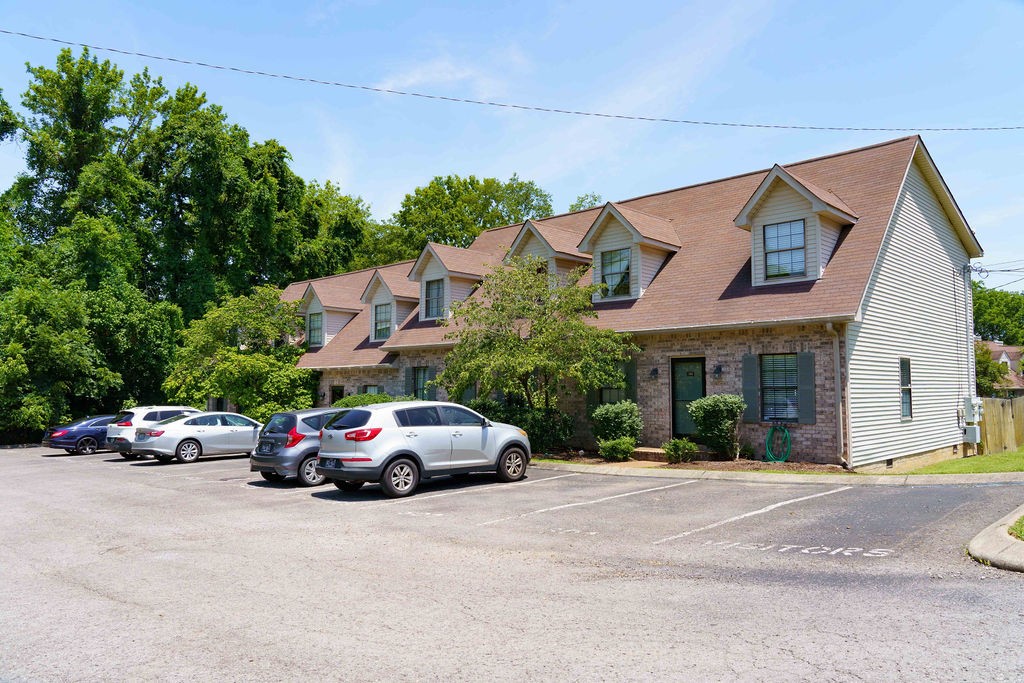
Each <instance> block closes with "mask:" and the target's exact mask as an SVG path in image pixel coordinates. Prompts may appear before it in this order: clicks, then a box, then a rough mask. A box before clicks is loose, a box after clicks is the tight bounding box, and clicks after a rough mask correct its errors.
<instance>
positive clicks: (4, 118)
mask: <svg viewBox="0 0 1024 683" xmlns="http://www.w3.org/2000/svg"><path fill="white" fill-rule="evenodd" d="M17 130H18V117H17V116H15V114H14V111H13V110H12V109H11V105H9V104H7V100H5V99H4V91H3V88H0V142H2V141H4V140H6V139H7V138H9V137H14V134H15V133H16V132H17Z"/></svg>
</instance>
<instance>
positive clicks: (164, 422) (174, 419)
mask: <svg viewBox="0 0 1024 683" xmlns="http://www.w3.org/2000/svg"><path fill="white" fill-rule="evenodd" d="M186 417H190V415H189V414H188V413H185V414H183V415H175V416H174V417H169V418H167V419H166V420H160V422H158V423H157V424H162V425H169V424H171V423H172V422H178V421H179V420H184V419H185V418H186Z"/></svg>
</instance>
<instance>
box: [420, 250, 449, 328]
mask: <svg viewBox="0 0 1024 683" xmlns="http://www.w3.org/2000/svg"><path fill="white" fill-rule="evenodd" d="M431 280H443V281H444V303H443V305H442V307H441V308H442V310H448V302H449V301H451V288H450V285H449V283H448V271H447V270H445V267H444V266H442V265H441V263H440V262H439V261H438V260H437V259H435V258H430V260H429V262H428V263H427V264H426V265H425V266H424V267H423V271H422V273H420V320H431V319H432V318H428V317H427V283H428V282H430V281H431Z"/></svg>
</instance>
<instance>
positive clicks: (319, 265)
mask: <svg viewBox="0 0 1024 683" xmlns="http://www.w3.org/2000/svg"><path fill="white" fill-rule="evenodd" d="M371 226H372V220H371V218H370V207H369V206H368V205H367V204H366V203H365V202H364V201H363V200H362V199H360V198H359V197H350V196H348V195H344V194H342V193H341V190H340V189H339V188H338V186H337V185H334V184H333V183H331V182H330V181H327V182H326V183H324V184H323V185H320V184H319V183H317V182H315V181H314V182H312V183H310V184H308V185H307V186H306V189H305V193H304V194H303V197H302V205H301V208H300V211H299V228H300V230H301V231H302V234H301V242H300V243H299V244H298V245H297V246H296V247H295V250H294V253H293V255H292V263H291V279H292V280H308V279H312V278H317V277H323V276H325V275H333V274H335V273H343V272H345V271H346V270H348V269H349V268H350V266H351V263H352V259H353V257H355V256H356V251H357V249H358V248H359V245H360V244H361V243H362V241H363V236H364V235H365V234H367V232H369V230H370V229H371ZM374 265H378V264H374Z"/></svg>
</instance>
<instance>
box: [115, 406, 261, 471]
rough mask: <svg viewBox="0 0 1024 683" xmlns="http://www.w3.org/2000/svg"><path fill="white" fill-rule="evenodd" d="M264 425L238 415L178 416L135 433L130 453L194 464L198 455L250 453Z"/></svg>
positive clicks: (202, 414) (200, 414)
mask: <svg viewBox="0 0 1024 683" xmlns="http://www.w3.org/2000/svg"><path fill="white" fill-rule="evenodd" d="M262 426H263V425H262V424H260V423H259V422H256V421H255V420H253V419H250V418H248V417H246V416H245V415H239V414H238V413H219V412H216V413H198V414H195V413H193V414H191V415H178V416H176V417H172V418H169V419H167V420H163V421H161V422H158V423H156V424H154V425H150V426H148V427H139V428H137V429H136V430H135V438H134V440H133V441H132V446H131V450H132V452H133V453H142V454H145V455H152V456H155V457H156V459H157V460H160V461H162V462H169V461H171V460H173V459H175V458H177V459H178V460H179V461H181V462H195V461H196V459H198V458H199V456H201V455H224V454H229V453H240V454H241V453H244V454H249V453H251V452H252V450H253V449H254V448H256V441H257V440H258V438H259V433H260V428H261V427H262Z"/></svg>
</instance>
